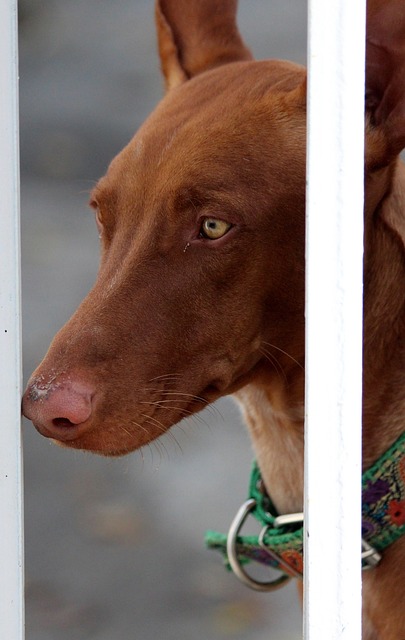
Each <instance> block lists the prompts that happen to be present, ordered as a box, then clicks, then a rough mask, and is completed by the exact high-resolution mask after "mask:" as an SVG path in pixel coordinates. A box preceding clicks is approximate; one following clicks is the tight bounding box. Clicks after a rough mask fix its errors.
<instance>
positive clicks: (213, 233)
mask: <svg viewBox="0 0 405 640" xmlns="http://www.w3.org/2000/svg"><path fill="white" fill-rule="evenodd" d="M231 226H232V225H231V224H229V222H225V220H218V219H217V218H205V220H204V221H203V223H202V225H201V231H200V236H201V237H202V238H208V239H209V240H217V239H218V238H222V236H224V235H225V234H226V233H227V232H228V231H229V229H230V228H231Z"/></svg>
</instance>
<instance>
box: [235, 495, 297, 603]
mask: <svg viewBox="0 0 405 640" xmlns="http://www.w3.org/2000/svg"><path fill="white" fill-rule="evenodd" d="M255 506H256V500H254V499H253V498H251V499H250V500H247V501H246V502H245V503H244V504H243V505H242V506H241V507H240V509H239V510H238V512H237V514H236V516H235V518H234V520H233V522H232V524H231V526H230V528H229V532H228V538H227V542H226V552H227V554H228V560H229V564H230V565H231V569H232V571H233V572H234V574H235V575H236V577H237V578H239V580H240V581H241V582H243V584H245V585H246V586H248V587H250V588H251V589H254V590H255V591H274V590H275V589H279V588H280V587H282V586H284V584H285V583H286V582H288V580H290V577H289V576H287V575H285V574H283V575H282V576H280V577H279V578H276V579H275V580H271V581H270V582H259V581H258V580H255V579H254V578H252V577H251V576H249V575H248V574H247V573H246V571H245V570H244V568H243V567H242V565H241V563H240V562H239V558H238V554H237V550H236V541H237V537H238V535H239V532H240V530H241V528H242V526H243V524H244V522H245V520H246V518H247V517H248V515H249V513H250V512H251V511H252V510H253V509H254V508H255Z"/></svg>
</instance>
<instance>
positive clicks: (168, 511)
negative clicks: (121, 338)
mask: <svg viewBox="0 0 405 640" xmlns="http://www.w3.org/2000/svg"><path fill="white" fill-rule="evenodd" d="M20 5H21V6H20V16H21V32H20V47H21V53H20V76H21V87H20V91H21V95H20V105H21V156H22V157H21V161H22V221H23V226H22V232H23V313H24V317H23V331H24V371H25V376H26V377H27V375H28V374H29V373H30V372H31V371H32V369H33V368H34V367H35V365H36V364H37V363H38V362H39V361H40V359H41V358H42V356H43V354H44V352H45V350H46V348H47V346H48V344H49V341H50V339H51V338H52V336H53V335H54V333H55V332H56V331H57V329H58V328H59V327H60V326H61V325H62V324H63V322H64V321H65V320H67V319H68V317H69V316H70V314H71V313H72V311H73V310H74V309H75V307H76V306H77V304H78V303H79V302H80V300H81V299H82V297H83V296H84V295H85V294H86V292H87V291H88V289H89V288H90V286H91V284H92V282H93V280H94V278H95V275H96V272H97V262H98V239H97V233H96V229H95V225H94V221H93V218H92V215H91V213H90V212H89V211H88V210H87V207H86V200H87V193H88V191H89V189H90V188H91V185H92V184H93V183H94V181H95V180H96V179H97V177H98V176H99V175H101V174H102V173H103V171H104V170H105V167H106V166H107V164H108V162H109V161H110V159H111V158H112V157H113V155H114V154H115V153H117V152H118V151H119V150H120V148H121V147H122V146H123V145H124V144H125V143H126V142H127V141H128V139H129V138H130V137H131V136H132V134H133V132H134V131H135V129H136V128H137V127H138V126H139V124H140V123H141V122H142V120H143V119H144V118H145V117H146V115H147V114H148V113H149V112H150V110H151V109H152V108H153V106H154V104H156V102H157V100H158V99H159V97H160V95H161V91H162V82H161V79H160V76H159V73H158V60H157V56H156V53H155V35H154V30H153V2H152V0H148V1H146V0H118V1H114V0H81V2H79V0H70V2H62V0H24V1H22V2H20ZM305 11H306V7H305V3H304V2H301V1H300V0H284V1H283V0H277V1H274V2H267V1H266V0H241V1H240V23H241V27H242V31H243V34H244V36H245V39H246V41H247V42H248V44H249V45H250V46H251V47H252V49H253V51H254V52H255V54H256V55H257V57H262V58H263V57H283V58H288V59H293V60H297V61H299V62H304V61H305V24H306V17H305ZM24 434H25V493H26V507H25V519H26V572H27V576H26V578H27V635H26V637H27V640H84V639H86V640H93V639H94V640H113V639H114V640H155V639H156V638H158V637H160V638H162V639H163V640H172V639H173V640H179V639H181V640H183V639H184V640H189V639H190V640H191V639H192V640H203V639H204V640H207V639H210V640H222V639H224V638H235V639H243V640H265V639H266V640H269V639H270V638H271V639H272V640H297V639H298V638H299V637H300V635H301V633H300V618H301V612H300V607H299V604H298V601H297V598H296V593H295V588H294V586H293V585H291V586H289V587H287V588H285V589H284V590H282V591H279V592H276V593H275V594H270V595H263V594H255V593H253V592H250V591H248V590H247V589H246V588H245V587H243V586H241V585H239V584H238V583H237V581H236V579H235V578H234V577H233V576H232V575H229V574H228V573H227V572H226V571H225V570H224V569H223V568H222V565H221V559H220V557H219V556H217V555H216V554H214V553H212V552H208V551H206V550H205V549H204V544H203V536H204V531H205V530H206V529H208V528H211V529H217V530H219V531H225V530H226V529H227V527H228V526H229V521H230V518H231V517H232V516H233V514H234V512H235V511H236V509H237V508H238V506H239V504H240V503H241V502H242V500H243V499H244V498H245V495H246V490H247V482H248V475H249V469H250V463H251V458H252V453H251V449H250V444H249V441H248V438H247V435H246V434H245V430H244V427H243V425H242V421H241V419H240V416H239V414H238V411H237V409H236V407H235V406H234V405H233V403H232V401H231V400H229V399H224V400H222V401H220V402H219V403H218V404H217V405H216V406H215V407H214V408H212V409H208V410H207V411H206V412H205V413H203V414H201V418H199V417H198V418H194V419H191V420H189V421H186V422H184V423H182V424H181V425H180V426H179V427H176V428H175V429H174V430H173V432H172V434H171V433H169V434H168V435H167V437H165V439H164V440H163V441H161V442H158V443H157V444H155V445H152V446H151V447H150V448H148V449H146V450H145V451H143V452H137V453H135V454H133V455H131V456H128V457H126V458H123V459H119V460H109V459H103V458H96V457H94V456H91V455H89V454H84V453H79V452H72V451H67V450H62V449H60V448H58V447H56V446H54V445H51V444H50V443H49V442H48V441H46V440H45V439H43V438H41V437H40V436H39V435H38V434H37V433H36V432H35V431H34V429H33V428H32V426H31V425H30V424H29V423H26V424H25V425H24ZM6 640H14V639H11V638H10V639H6Z"/></svg>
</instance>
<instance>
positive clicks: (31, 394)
mask: <svg viewBox="0 0 405 640" xmlns="http://www.w3.org/2000/svg"><path fill="white" fill-rule="evenodd" d="M93 396H94V389H93V387H92V385H90V384H89V383H85V382H82V381H77V380H72V379H70V378H68V379H59V380H58V379H56V380H54V379H51V380H49V381H47V382H46V381H44V377H43V376H41V377H39V378H37V379H35V380H34V381H32V382H30V383H29V385H28V387H27V390H26V392H25V394H24V397H23V413H24V415H25V416H26V417H27V418H28V419H29V420H32V422H33V423H34V425H35V427H36V428H37V429H38V431H39V432H40V433H42V435H44V436H48V437H51V438H56V439H58V440H71V439H74V438H75V437H77V436H78V435H79V432H81V431H82V430H83V427H84V426H85V424H86V423H88V421H89V418H90V417H91V414H92V398H93Z"/></svg>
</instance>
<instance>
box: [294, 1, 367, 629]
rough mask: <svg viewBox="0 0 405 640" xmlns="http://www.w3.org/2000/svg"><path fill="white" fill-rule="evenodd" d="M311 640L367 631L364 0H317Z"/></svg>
mask: <svg viewBox="0 0 405 640" xmlns="http://www.w3.org/2000/svg"><path fill="white" fill-rule="evenodd" d="M308 23H309V43H308V44H309V52H308V66H309V85H308V88H309V101H308V103H309V104H308V114H309V129H308V190H307V307H306V316H307V328H306V341H307V342H306V344H307V347H306V348H307V355H306V375H307V382H306V411H307V420H306V454H305V467H306V468H305V604H304V637H305V638H306V640H325V639H326V638H327V639H328V640H337V639H346V638H347V639H349V638H350V640H360V638H361V560H360V552H361V547H360V545H361V489H360V486H361V370H362V257H363V243H362V239H363V153H364V141H363V135H364V48H365V47H364V42H365V0H356V2H353V0H333V1H332V2H325V0H309V19H308Z"/></svg>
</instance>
